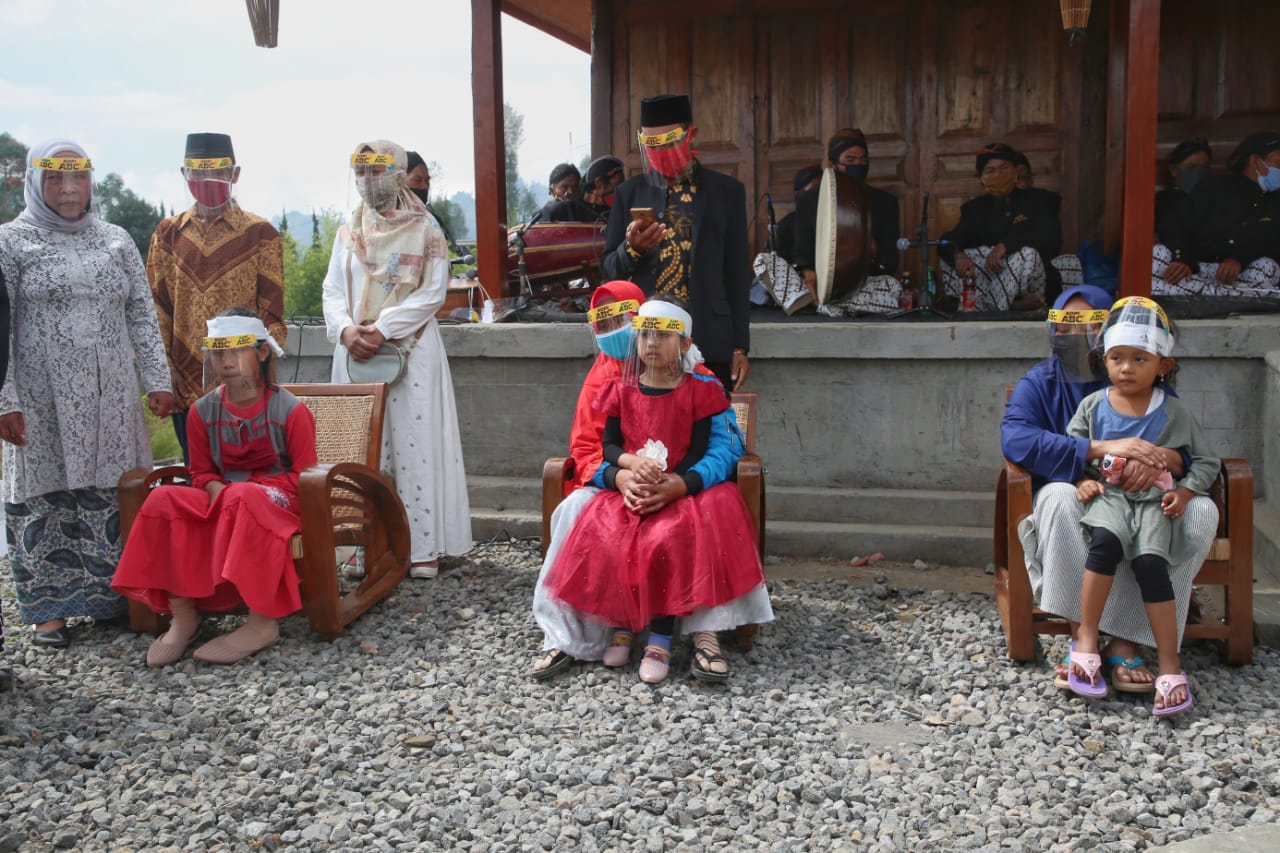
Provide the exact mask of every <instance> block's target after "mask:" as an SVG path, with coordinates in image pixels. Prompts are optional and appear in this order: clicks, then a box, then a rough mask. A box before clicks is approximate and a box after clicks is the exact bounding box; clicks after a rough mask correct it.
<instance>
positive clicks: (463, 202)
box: [449, 192, 476, 240]
mask: <svg viewBox="0 0 1280 853" xmlns="http://www.w3.org/2000/svg"><path fill="white" fill-rule="evenodd" d="M449 201H451V202H453V203H454V204H456V205H457V206H458V209H459V210H461V211H462V217H463V221H464V222H466V226H465V227H464V228H463V229H462V232H463V233H461V234H454V235H453V239H455V240H474V239H475V238H476V197H475V196H473V195H472V194H471V193H463V192H457V193H454V194H453V195H451V196H449Z"/></svg>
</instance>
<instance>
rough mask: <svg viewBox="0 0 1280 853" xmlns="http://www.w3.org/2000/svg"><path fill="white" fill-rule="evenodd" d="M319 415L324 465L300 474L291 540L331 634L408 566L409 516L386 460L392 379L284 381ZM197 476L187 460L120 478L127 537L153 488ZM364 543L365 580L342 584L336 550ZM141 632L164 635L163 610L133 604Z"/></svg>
mask: <svg viewBox="0 0 1280 853" xmlns="http://www.w3.org/2000/svg"><path fill="white" fill-rule="evenodd" d="M283 387H284V388H286V389H288V390H289V391H290V392H292V393H293V394H294V395H296V396H297V397H298V398H299V399H301V400H302V402H303V403H305V404H306V406H307V408H309V409H310V410H311V412H312V414H314V415H315V418H316V452H317V456H318V457H319V464H317V465H314V466H312V467H310V468H308V469H306V470H305V471H303V472H302V474H301V476H300V477H299V478H298V497H299V503H300V505H301V509H302V532H301V533H300V534H298V535H295V536H294V537H293V540H292V542H291V543H290V547H291V550H292V552H293V560H294V567H295V569H296V570H297V572H298V582H299V587H300V593H301V596H302V606H303V610H304V611H305V612H306V614H307V619H308V621H309V622H310V623H311V630H312V631H315V632H316V633H317V634H319V635H320V636H322V637H324V638H325V639H327V640H333V639H335V638H337V637H338V636H340V635H341V634H342V631H343V629H344V628H345V627H346V626H347V625H348V624H350V623H351V622H352V621H354V620H355V619H356V618H357V617H359V616H360V615H361V614H362V613H364V612H365V611H366V610H368V609H369V608H370V607H372V606H373V605H374V604H376V603H378V602H379V601H381V600H382V599H384V598H386V597H388V596H389V595H391V593H392V592H393V591H394V590H395V588H396V586H397V585H398V584H399V583H400V581H402V580H404V578H405V576H406V575H407V574H408V571H409V519H408V516H407V515H406V514H405V511H404V506H403V504H401V502H400V498H399V496H398V495H397V494H396V489H395V484H394V483H392V482H391V481H390V480H389V479H388V478H387V477H385V476H384V475H383V474H382V473H381V472H380V471H379V468H378V463H379V457H380V454H381V451H382V429H383V416H384V412H385V409H386V401H387V386H386V385H385V384H382V383H370V384H347V385H285V386H283ZM189 482H190V472H189V471H188V469H187V468H185V467H183V466H170V467H167V468H159V469H156V470H154V471H152V470H147V469H145V468H138V469H135V470H133V471H128V472H126V473H125V474H124V476H123V477H121V478H120V484H119V488H118V492H119V496H120V537H121V541H122V542H123V541H126V540H127V539H128V536H129V530H130V528H131V527H132V525H133V520H134V518H135V517H136V516H137V514H138V510H139V509H140V508H141V507H142V502H143V500H145V499H146V496H147V493H148V492H150V490H151V489H152V488H153V487H155V486H159V485H173V484H183V483H189ZM342 545H355V546H360V547H362V548H363V549H364V572H365V574H364V578H363V580H361V581H360V582H359V584H358V585H354V586H353V587H352V588H350V589H347V590H345V591H344V590H343V588H342V587H341V581H340V579H339V574H338V565H337V555H336V548H337V547H339V546H342ZM129 617H130V621H131V623H132V625H133V628H134V630H137V631H146V632H149V633H158V632H159V631H160V630H161V629H162V627H163V623H164V622H165V621H166V619H165V618H164V617H161V616H159V615H158V614H156V613H154V612H152V611H151V609H150V608H148V607H147V606H146V605H145V604H142V603H141V602H138V601H130V602H129Z"/></svg>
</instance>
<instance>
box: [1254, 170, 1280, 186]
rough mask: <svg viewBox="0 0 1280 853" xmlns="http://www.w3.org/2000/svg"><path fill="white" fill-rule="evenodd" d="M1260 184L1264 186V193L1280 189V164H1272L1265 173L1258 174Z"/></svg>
mask: <svg viewBox="0 0 1280 853" xmlns="http://www.w3.org/2000/svg"><path fill="white" fill-rule="evenodd" d="M1264 165H1265V164H1264ZM1258 186H1260V187H1262V191H1263V192H1264V193H1273V192H1275V191H1276V190H1280V166H1271V167H1270V171H1268V172H1267V173H1266V174H1265V175H1258Z"/></svg>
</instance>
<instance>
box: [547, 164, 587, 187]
mask: <svg viewBox="0 0 1280 853" xmlns="http://www.w3.org/2000/svg"><path fill="white" fill-rule="evenodd" d="M570 175H576V176H577V178H578V182H579V183H581V182H582V173H581V172H579V171H578V167H577V166H575V165H573V164H572V163H560V164H559V165H557V166H556V167H555V168H554V169H552V170H551V177H550V178H548V179H547V185H548V186H551V187H554V186H555V185H556V184H558V183H560V182H561V181H563V180H564V179H565V178H567V177H569V176H570Z"/></svg>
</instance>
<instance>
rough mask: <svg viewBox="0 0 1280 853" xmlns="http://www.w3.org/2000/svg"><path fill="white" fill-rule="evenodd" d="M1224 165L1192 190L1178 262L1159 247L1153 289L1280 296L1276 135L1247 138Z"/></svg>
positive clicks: (1279, 149) (1279, 151) (1279, 147)
mask: <svg viewBox="0 0 1280 853" xmlns="http://www.w3.org/2000/svg"><path fill="white" fill-rule="evenodd" d="M1227 171H1228V172H1229V174H1226V175H1217V176H1212V177H1207V178H1204V179H1203V180H1201V181H1200V182H1199V183H1197V184H1196V186H1195V189H1193V190H1192V191H1191V204H1190V208H1189V213H1188V214H1187V219H1186V221H1185V226H1184V227H1185V242H1184V244H1183V247H1184V253H1183V256H1182V258H1181V262H1182V263H1181V264H1178V263H1177V262H1176V259H1175V258H1173V256H1172V251H1170V252H1169V254H1168V255H1166V256H1161V255H1160V254H1158V253H1157V254H1156V255H1155V256H1154V257H1153V260H1152V266H1151V272H1152V281H1151V289H1152V293H1164V294H1176V295H1197V296H1268V297H1276V296H1280V264H1277V259H1280V133H1274V132H1272V131H1259V132H1257V133H1252V134H1250V135H1249V136H1247V137H1245V139H1244V140H1243V141H1242V142H1241V143H1240V144H1239V145H1237V146H1236V149H1235V151H1233V152H1231V156H1230V157H1228V158H1227ZM1159 248H1160V247H1157V249H1159ZM1170 249H1172V247H1170ZM1182 266H1185V267H1186V273H1185V274H1184V271H1183V270H1182V269H1181V267H1182ZM1171 269H1172V270H1174V272H1170V270H1171ZM1170 279H1177V280H1176V281H1171V280H1170Z"/></svg>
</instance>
